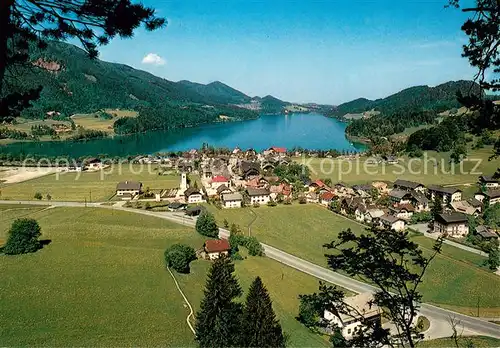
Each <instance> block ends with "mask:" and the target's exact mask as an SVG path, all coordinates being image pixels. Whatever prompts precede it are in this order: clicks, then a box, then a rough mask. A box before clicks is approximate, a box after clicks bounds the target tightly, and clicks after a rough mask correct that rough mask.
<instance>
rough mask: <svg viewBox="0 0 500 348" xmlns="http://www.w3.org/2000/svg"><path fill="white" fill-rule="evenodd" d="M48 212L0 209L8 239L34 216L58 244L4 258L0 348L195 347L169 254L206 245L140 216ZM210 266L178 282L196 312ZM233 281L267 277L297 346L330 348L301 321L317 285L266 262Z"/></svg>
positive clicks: (198, 266) (251, 265)
mask: <svg viewBox="0 0 500 348" xmlns="http://www.w3.org/2000/svg"><path fill="white" fill-rule="evenodd" d="M0 207H1V206H0ZM0 209H1V208H0ZM41 209H43V208H27V209H17V210H13V208H12V207H8V208H6V209H3V210H1V215H2V218H1V219H0V238H3V239H5V238H6V236H5V234H6V232H7V230H8V228H9V226H10V223H11V222H12V220H13V219H15V218H17V217H26V216H30V217H33V218H36V219H37V220H38V221H39V223H40V225H41V227H42V239H50V240H51V243H50V244H49V245H48V246H46V247H44V249H42V250H40V251H38V252H37V253H34V254H29V255H22V256H2V255H0V259H1V260H0V264H1V265H2V292H1V296H0V345H2V346H33V345H37V346H41V345H46V346H47V345H48V346H160V345H161V346H193V345H194V344H195V343H194V341H193V335H192V333H191V331H190V330H189V328H188V326H187V324H186V321H185V320H186V317H187V315H188V313H189V310H188V308H187V307H185V306H184V304H183V300H182V297H181V295H180V294H179V293H178V291H177V289H176V287H175V285H174V283H173V281H172V278H171V276H170V274H169V273H168V272H167V271H166V270H165V268H164V263H163V251H164V250H165V248H166V247H167V246H168V245H171V244H173V243H177V242H180V243H186V244H189V245H191V246H193V247H195V248H199V247H201V246H202V244H203V241H204V238H202V237H201V236H200V235H198V234H196V233H195V232H194V230H193V229H190V228H186V227H183V226H181V225H177V224H173V223H170V222H168V221H166V220H162V219H158V218H153V217H148V216H144V215H139V214H133V213H126V212H119V211H113V210H107V209H99V208H53V209H43V210H41ZM7 212H8V213H9V215H8V216H7V215H6V214H5V213H7ZM209 265H210V264H209V262H208V261H204V260H198V261H195V262H193V263H192V273H191V274H189V275H176V277H177V278H178V279H179V282H180V284H181V287H182V288H183V289H184V290H185V292H186V296H187V297H188V299H189V301H190V302H191V303H192V304H193V306H194V307H195V308H197V307H198V305H199V301H200V300H201V297H202V292H203V287H204V284H205V280H206V272H207V270H208V267H209ZM236 273H237V276H238V278H239V279H240V283H241V285H242V287H244V288H245V290H246V288H247V287H248V285H249V284H250V282H251V281H252V280H253V278H254V277H255V276H256V275H261V276H262V277H263V280H264V282H265V284H266V285H267V287H268V289H269V291H270V295H271V297H272V299H273V301H274V308H275V310H276V313H277V315H278V317H279V318H280V320H281V323H282V325H283V328H284V330H285V331H286V332H287V333H288V334H289V335H290V346H303V347H312V346H314V347H318V346H327V345H328V344H327V343H328V342H327V340H326V339H324V338H322V337H321V336H318V335H315V334H313V333H311V332H310V331H308V329H306V328H305V327H303V326H302V325H300V324H299V323H298V322H297V321H296V320H295V319H294V317H295V316H296V315H297V307H298V299H297V296H298V294H301V293H308V292H312V291H314V290H316V289H317V286H318V283H317V280H316V279H314V278H313V277H310V276H308V275H305V274H303V273H300V272H298V271H295V270H293V269H291V268H288V267H286V266H283V265H281V264H279V263H277V262H275V261H273V260H270V259H267V258H252V257H250V258H248V259H246V260H243V261H239V262H237V265H236Z"/></svg>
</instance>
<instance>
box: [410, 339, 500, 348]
mask: <svg viewBox="0 0 500 348" xmlns="http://www.w3.org/2000/svg"><path fill="white" fill-rule="evenodd" d="M466 339H469V340H470V341H471V342H472V343H473V345H474V347H475V348H489V347H491V348H498V347H500V340H499V339H497V338H493V337H486V336H471V337H464V338H462V339H460V340H459V344H460V346H461V347H465V342H466ZM418 347H421V348H450V347H455V341H453V340H452V339H450V338H439V339H436V340H430V341H422V342H420V343H419V344H418Z"/></svg>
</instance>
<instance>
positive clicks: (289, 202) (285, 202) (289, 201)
mask: <svg viewBox="0 0 500 348" xmlns="http://www.w3.org/2000/svg"><path fill="white" fill-rule="evenodd" d="M283 204H284V205H291V204H292V201H291V200H290V199H289V198H287V199H285V201H284V202H283Z"/></svg>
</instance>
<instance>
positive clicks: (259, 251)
mask: <svg viewBox="0 0 500 348" xmlns="http://www.w3.org/2000/svg"><path fill="white" fill-rule="evenodd" d="M245 247H246V248H247V249H248V253H249V254H250V255H251V256H262V255H264V248H262V245H261V244H260V243H259V241H258V240H257V238H255V237H247V238H246V241H245Z"/></svg>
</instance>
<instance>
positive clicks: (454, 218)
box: [436, 212, 468, 224]
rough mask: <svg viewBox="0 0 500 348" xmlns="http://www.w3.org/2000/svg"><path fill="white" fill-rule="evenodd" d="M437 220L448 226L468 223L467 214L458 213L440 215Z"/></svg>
mask: <svg viewBox="0 0 500 348" xmlns="http://www.w3.org/2000/svg"><path fill="white" fill-rule="evenodd" d="M436 220H437V221H439V222H441V223H446V224H450V223H458V222H467V221H468V219H467V216H466V215H465V214H462V213H457V212H452V213H442V214H439V215H438V216H437V217H436Z"/></svg>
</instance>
